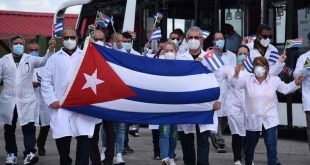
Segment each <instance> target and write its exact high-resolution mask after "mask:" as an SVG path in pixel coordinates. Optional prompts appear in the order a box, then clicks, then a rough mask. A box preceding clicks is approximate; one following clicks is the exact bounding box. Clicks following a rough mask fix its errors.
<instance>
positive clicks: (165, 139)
mask: <svg viewBox="0 0 310 165" xmlns="http://www.w3.org/2000/svg"><path fill="white" fill-rule="evenodd" d="M176 52H177V47H176V45H175V43H174V42H171V41H167V42H165V43H164V46H163V54H164V57H165V59H166V60H175V59H176ZM159 146H160V147H159V148H160V156H161V158H162V165H176V163H175V162H174V157H175V154H174V153H175V149H176V146H177V125H159Z"/></svg>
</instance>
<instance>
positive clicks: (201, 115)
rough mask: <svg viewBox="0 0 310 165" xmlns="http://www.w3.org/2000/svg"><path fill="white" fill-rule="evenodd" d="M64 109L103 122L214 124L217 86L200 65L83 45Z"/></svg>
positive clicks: (210, 75)
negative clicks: (103, 120) (100, 119)
mask: <svg viewBox="0 0 310 165" xmlns="http://www.w3.org/2000/svg"><path fill="white" fill-rule="evenodd" d="M86 47H87V48H86V50H84V53H85V55H84V57H83V59H82V61H81V64H80V66H79V69H78V70H77V73H76V76H75V77H74V79H73V80H72V83H71V84H70V86H69V88H68V90H67V92H66V95H65V97H64V99H63V100H62V107H63V108H65V109H68V110H71V111H74V112H78V113H82V114H85V115H89V116H93V117H97V118H103V119H106V120H111V121H117V122H127V123H146V124H194V123H197V124H212V123H213V115H214V111H213V104H214V102H215V101H216V100H217V99H218V98H219V95H220V89H219V84H218V82H217V80H216V78H215V77H214V75H213V73H212V72H210V71H209V70H208V69H207V68H205V67H204V66H203V65H202V64H201V63H200V62H195V61H174V60H161V59H153V58H145V57H142V56H134V55H130V54H126V53H122V52H119V51H116V50H113V49H108V48H105V47H102V46H99V45H96V44H89V45H86Z"/></svg>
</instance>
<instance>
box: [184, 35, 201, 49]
mask: <svg viewBox="0 0 310 165" xmlns="http://www.w3.org/2000/svg"><path fill="white" fill-rule="evenodd" d="M187 44H188V47H189V49H191V50H196V49H198V48H199V46H200V41H199V40H196V39H194V38H193V39H190V40H188V41H187Z"/></svg>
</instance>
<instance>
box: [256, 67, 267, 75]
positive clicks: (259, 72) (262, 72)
mask: <svg viewBox="0 0 310 165" xmlns="http://www.w3.org/2000/svg"><path fill="white" fill-rule="evenodd" d="M265 73H266V69H265V68H264V67H262V66H257V67H255V68H254V74H255V76H256V77H263V76H264V75H265Z"/></svg>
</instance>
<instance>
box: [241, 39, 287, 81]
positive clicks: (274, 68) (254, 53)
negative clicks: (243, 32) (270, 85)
mask: <svg viewBox="0 0 310 165" xmlns="http://www.w3.org/2000/svg"><path fill="white" fill-rule="evenodd" d="M246 45H247V46H248V47H249V48H250V56H251V59H252V60H254V58H255V57H259V56H262V55H261V54H260V53H259V51H258V50H257V49H256V48H254V43H248V44H246ZM271 51H275V52H278V49H277V48H276V47H274V46H273V45H271V44H269V45H268V47H267V50H266V53H265V56H264V57H265V58H266V59H267V60H268V58H269V56H270V54H271ZM284 65H285V63H279V61H277V62H276V63H275V64H272V65H270V64H269V75H271V76H277V75H279V74H280V73H281V71H282V69H283V66H284Z"/></svg>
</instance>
